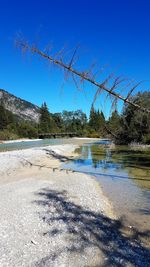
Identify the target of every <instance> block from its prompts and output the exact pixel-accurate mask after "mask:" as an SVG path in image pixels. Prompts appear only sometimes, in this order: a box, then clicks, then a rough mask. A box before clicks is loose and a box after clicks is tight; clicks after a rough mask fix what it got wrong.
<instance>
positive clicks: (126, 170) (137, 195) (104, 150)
mask: <svg viewBox="0 0 150 267" xmlns="http://www.w3.org/2000/svg"><path fill="white" fill-rule="evenodd" d="M77 152H78V153H79V157H78V158H77V159H75V160H74V161H71V162H68V163H66V164H65V165H63V167H64V168H69V169H73V170H75V171H78V172H83V173H87V174H89V175H92V176H94V177H95V178H96V179H97V181H98V182H99V183H100V185H101V187H102V188H103V191H104V193H105V195H107V197H108V199H109V200H110V201H111V202H112V203H113V206H114V209H115V211H116V213H117V214H118V216H119V217H124V218H125V220H126V221H127V224H132V225H134V226H137V225H138V227H140V228H141V229H148V230H150V218H149V216H150V151H139V150H131V149H130V148H129V147H123V146H122V147H121V146H120V147H116V148H110V147H109V146H108V142H107V143H105V142H103V144H102V143H101V142H98V143H97V144H86V145H83V146H82V147H81V148H80V149H78V150H77Z"/></svg>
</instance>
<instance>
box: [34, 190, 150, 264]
mask: <svg viewBox="0 0 150 267" xmlns="http://www.w3.org/2000/svg"><path fill="white" fill-rule="evenodd" d="M36 196H38V197H39V198H40V199H39V200H36V201H35V202H34V203H36V204H37V205H40V206H43V208H44V215H42V220H43V222H44V223H46V224H48V225H51V224H53V226H54V228H53V229H51V227H50V230H49V231H48V232H46V233H43V235H48V237H49V238H51V237H53V236H54V235H58V234H59V235H62V234H64V231H65V234H67V235H69V236H70V242H69V245H66V246H67V247H65V248H64V249H67V252H68V254H70V253H71V254H72V253H76V254H78V255H81V254H83V253H84V251H85V250H86V249H87V248H91V249H92V248H96V249H98V250H100V251H101V252H102V253H103V255H104V258H105V260H104V263H103V264H102V265H100V262H101V260H99V264H98V265H85V266H90V267H96V266H97V267H98V266H101V267H106V266H107V267H108V266H116V267H122V266H136V267H148V266H149V263H150V250H149V249H148V248H147V247H146V246H144V244H142V242H141V237H143V236H146V237H147V238H148V237H150V232H146V233H143V232H142V233H141V232H139V231H137V230H136V229H128V230H129V231H130V233H128V235H126V236H125V235H124V232H123V223H122V221H121V220H116V219H110V218H109V217H107V216H105V215H103V214H101V213H97V212H94V211H90V210H88V209H86V208H83V207H82V206H80V205H77V204H75V203H74V202H73V201H69V200H68V198H67V192H66V191H56V190H51V189H49V188H43V189H41V190H40V191H39V192H37V193H36ZM51 209H52V210H53V212H51ZM58 223H60V224H63V225H65V230H64V227H62V229H61V230H60V229H58ZM55 225H56V227H55ZM61 253H63V250H61V251H59V253H55V254H54V255H49V257H45V258H42V259H41V260H40V261H39V262H38V264H37V266H45V264H46V262H47V261H48V260H49V259H50V258H51V259H53V260H55V259H56V258H57V257H59V255H60V254H61ZM58 254H59V255H58ZM75 266H76V265H75Z"/></svg>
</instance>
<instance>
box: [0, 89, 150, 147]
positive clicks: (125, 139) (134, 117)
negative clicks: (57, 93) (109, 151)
mask: <svg viewBox="0 0 150 267" xmlns="http://www.w3.org/2000/svg"><path fill="white" fill-rule="evenodd" d="M132 100H133V101H134V102H136V103H138V104H140V105H143V106H144V107H148V108H149V107H150V92H144V93H138V94H137V95H136V96H134V97H132ZM51 132H52V133H55V132H56V133H57V132H59V133H60V132H76V133H77V135H78V136H81V137H82V136H83V137H84V136H87V137H110V138H112V139H114V141H115V142H116V143H118V144H128V143H131V142H140V143H146V144H149V143H150V114H148V113H143V112H142V111H139V110H136V109H135V107H133V106H131V105H125V106H124V108H123V112H122V114H118V112H117V110H115V111H113V112H112V114H111V116H110V118H109V119H108V120H106V119H105V116H104V114H103V112H102V111H100V110H96V109H95V108H94V107H93V106H92V107H91V110H90V116H89V120H88V119H87V116H86V114H85V113H84V112H82V110H77V111H66V110H65V111H63V112H62V113H54V114H53V113H50V112H49V110H48V108H47V105H46V103H45V102H44V103H43V104H42V106H41V108H40V119H39V123H38V124H36V123H33V122H29V121H25V120H21V119H19V118H18V117H16V116H14V115H13V113H11V112H10V111H8V110H6V109H5V107H4V105H3V103H1V104H0V140H8V139H17V138H24V137H27V138H37V137H38V136H39V134H40V133H51Z"/></svg>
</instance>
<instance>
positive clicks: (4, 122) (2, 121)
mask: <svg viewBox="0 0 150 267" xmlns="http://www.w3.org/2000/svg"><path fill="white" fill-rule="evenodd" d="M12 123H14V117H13V114H12V112H10V111H8V110H7V109H5V107H4V105H3V103H1V104H0V130H4V129H6V128H7V126H8V125H10V124H12Z"/></svg>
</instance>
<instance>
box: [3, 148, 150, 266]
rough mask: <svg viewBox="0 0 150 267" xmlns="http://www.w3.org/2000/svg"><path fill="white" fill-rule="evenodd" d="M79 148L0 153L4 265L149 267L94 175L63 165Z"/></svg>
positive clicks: (136, 235) (135, 234) (149, 255)
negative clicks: (66, 168) (68, 168)
mask: <svg viewBox="0 0 150 267" xmlns="http://www.w3.org/2000/svg"><path fill="white" fill-rule="evenodd" d="M75 148H76V145H71V144H69V145H58V146H48V147H43V148H32V149H26V150H20V151H11V152H2V153H0V196H1V201H0V210H1V217H0V266H10V267H20V266H47V267H50V266H52V267H53V266H54V267H55V266H66V267H68V266H70V267H71V266H77V267H78V266H91V267H94V266H139V267H141V266H149V262H150V253H149V250H148V247H147V246H146V245H144V244H142V239H141V238H140V233H138V232H137V231H136V230H135V229H134V231H133V229H123V227H122V223H121V221H119V220H118V219H117V218H116V216H115V214H114V212H113V207H112V205H111V203H109V201H108V199H107V198H106V197H105V196H104V194H103V192H102V190H101V188H100V186H99V184H98V183H97V182H96V181H95V179H94V178H92V177H90V176H88V175H85V174H80V173H75V172H72V171H70V170H68V171H67V170H63V169H62V167H61V163H62V162H64V161H67V160H68V159H72V156H73V151H74V149H75Z"/></svg>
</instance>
